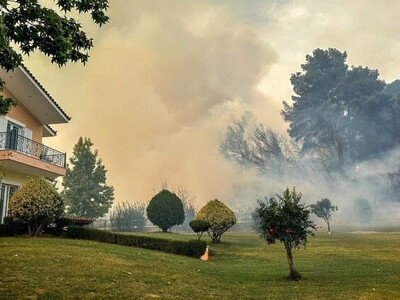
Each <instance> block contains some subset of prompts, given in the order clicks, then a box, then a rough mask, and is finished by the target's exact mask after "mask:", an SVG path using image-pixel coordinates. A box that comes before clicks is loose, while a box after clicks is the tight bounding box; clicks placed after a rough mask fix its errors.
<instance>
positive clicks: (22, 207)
mask: <svg viewBox="0 0 400 300" xmlns="http://www.w3.org/2000/svg"><path fill="white" fill-rule="evenodd" d="M9 210H10V215H11V216H12V217H13V219H14V221H17V222H21V223H24V224H27V225H28V231H29V235H30V236H33V235H39V234H41V232H42V230H43V228H44V227H45V226H47V225H49V224H50V223H53V222H54V221H55V220H56V219H58V218H59V217H61V215H62V214H63V212H64V203H63V200H62V198H61V196H60V195H59V194H58V193H57V191H56V190H55V188H54V187H53V186H52V185H51V184H50V183H49V182H47V181H46V180H45V179H43V178H38V177H35V178H31V179H30V180H29V181H28V182H27V183H26V184H24V185H23V186H22V187H21V188H19V189H18V190H17V191H16V192H15V193H14V195H13V196H12V197H11V199H10V205H9Z"/></svg>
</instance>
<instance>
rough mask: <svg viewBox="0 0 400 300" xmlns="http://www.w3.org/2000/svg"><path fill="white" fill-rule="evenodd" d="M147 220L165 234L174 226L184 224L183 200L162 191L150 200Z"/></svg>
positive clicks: (166, 191)
mask: <svg viewBox="0 0 400 300" xmlns="http://www.w3.org/2000/svg"><path fill="white" fill-rule="evenodd" d="M147 218H148V219H149V220H150V222H151V223H153V224H154V225H156V226H158V227H160V228H161V229H162V231H164V232H166V231H167V230H168V229H169V228H171V227H172V226H174V225H180V224H182V223H183V221H184V220H185V212H184V210H183V205H182V201H181V199H179V198H178V196H177V195H175V194H173V193H171V192H170V191H168V190H162V191H161V192H159V193H158V194H157V195H155V196H154V197H153V198H152V199H151V200H150V203H149V205H148V206H147Z"/></svg>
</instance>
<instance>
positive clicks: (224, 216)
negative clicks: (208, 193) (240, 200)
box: [196, 199, 236, 243]
mask: <svg viewBox="0 0 400 300" xmlns="http://www.w3.org/2000/svg"><path fill="white" fill-rule="evenodd" d="M196 220H203V221H207V222H209V223H210V228H209V229H208V235H209V236H210V237H211V239H212V242H213V243H219V242H220V240H221V236H222V234H223V233H224V232H226V231H227V230H228V229H229V228H231V227H232V226H233V225H234V224H235V223H236V217H235V214H234V212H233V211H232V210H231V209H230V208H229V207H228V206H226V205H225V204H224V203H222V202H221V201H219V200H217V199H214V200H211V201H208V203H207V204H206V205H205V206H204V207H203V208H202V209H200V210H199V212H198V214H197V216H196Z"/></svg>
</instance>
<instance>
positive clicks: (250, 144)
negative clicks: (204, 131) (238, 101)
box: [219, 114, 298, 174]
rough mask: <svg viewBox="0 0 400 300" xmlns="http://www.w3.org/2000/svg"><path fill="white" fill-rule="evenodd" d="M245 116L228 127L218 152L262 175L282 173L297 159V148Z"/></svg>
mask: <svg viewBox="0 0 400 300" xmlns="http://www.w3.org/2000/svg"><path fill="white" fill-rule="evenodd" d="M252 119H253V116H252V115H249V114H245V115H244V116H243V117H242V118H241V119H240V120H236V121H234V122H233V123H232V124H231V125H229V126H228V128H227V130H226V132H225V134H224V136H223V138H222V139H221V141H220V145H219V150H220V153H221V154H222V155H223V156H224V157H225V158H226V159H229V160H231V161H234V162H236V163H238V164H239V165H240V166H241V167H244V168H247V167H256V168H257V169H258V170H259V171H260V172H261V173H263V174H265V173H269V174H281V173H283V172H284V170H285V168H286V167H287V166H291V165H292V163H293V161H294V157H295V156H297V152H298V151H297V148H298V147H297V145H295V144H294V143H292V142H291V141H287V140H286V139H285V138H284V137H282V136H280V135H279V134H278V133H276V132H275V131H273V130H272V129H270V128H268V127H264V126H263V125H262V124H251V123H254V120H252Z"/></svg>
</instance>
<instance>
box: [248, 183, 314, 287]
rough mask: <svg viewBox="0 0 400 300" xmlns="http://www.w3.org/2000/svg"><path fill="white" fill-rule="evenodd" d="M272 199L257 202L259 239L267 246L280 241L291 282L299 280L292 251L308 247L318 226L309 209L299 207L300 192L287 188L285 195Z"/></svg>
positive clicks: (303, 206)
mask: <svg viewBox="0 0 400 300" xmlns="http://www.w3.org/2000/svg"><path fill="white" fill-rule="evenodd" d="M276 197H277V199H276V198H275V197H272V198H270V199H269V200H268V199H267V198H265V200H266V201H265V202H264V201H260V200H259V201H258V204H259V207H258V208H256V215H257V216H258V220H259V231H260V233H261V235H260V237H261V238H263V239H265V240H266V241H267V243H268V244H275V241H276V240H278V241H281V242H282V243H283V245H284V247H285V250H286V256H287V261H288V264H289V271H290V274H289V279H291V280H300V279H301V275H300V273H298V272H297V271H296V270H295V268H294V262H293V254H292V249H293V248H298V247H300V245H303V246H305V245H306V244H307V236H308V235H314V231H313V230H315V224H314V223H313V222H312V221H311V220H310V210H308V209H307V208H306V206H305V205H304V204H300V200H301V197H302V195H301V193H297V192H296V190H295V188H293V190H289V188H287V189H286V190H285V191H284V192H283V193H282V195H276Z"/></svg>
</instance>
